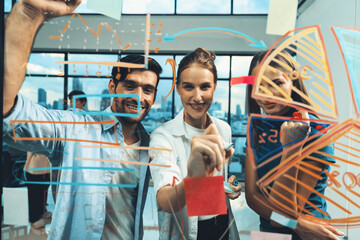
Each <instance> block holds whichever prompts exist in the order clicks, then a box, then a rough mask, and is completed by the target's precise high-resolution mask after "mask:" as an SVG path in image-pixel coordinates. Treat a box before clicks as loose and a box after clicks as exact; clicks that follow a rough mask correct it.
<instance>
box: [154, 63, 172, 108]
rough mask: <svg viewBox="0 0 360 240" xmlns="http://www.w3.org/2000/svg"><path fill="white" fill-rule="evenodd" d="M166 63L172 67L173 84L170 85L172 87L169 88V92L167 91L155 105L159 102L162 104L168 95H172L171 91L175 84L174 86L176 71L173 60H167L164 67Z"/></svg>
mask: <svg viewBox="0 0 360 240" xmlns="http://www.w3.org/2000/svg"><path fill="white" fill-rule="evenodd" d="M167 63H170V65H171V67H172V71H173V83H172V86H171V90H170V91H169V93H168V94H167V95H166V96H165V97H164V98H163V99H161V100H160V101H157V102H156V103H159V102H162V101H164V100H165V99H166V98H167V97H169V96H170V94H171V93H172V91H173V90H174V88H175V84H176V70H175V67H176V62H175V60H174V59H172V58H168V59H167V60H166V62H165V65H166V64H167Z"/></svg>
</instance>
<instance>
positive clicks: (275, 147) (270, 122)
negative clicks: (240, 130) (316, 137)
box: [250, 115, 318, 168]
mask: <svg viewBox="0 0 360 240" xmlns="http://www.w3.org/2000/svg"><path fill="white" fill-rule="evenodd" d="M254 120H258V121H260V123H261V124H263V125H262V127H265V128H267V129H266V130H264V129H263V128H261V127H259V126H258V125H257V126H256V127H257V129H258V130H262V131H261V132H260V133H264V134H265V135H266V136H269V135H270V134H269V131H270V130H272V129H275V128H278V129H280V126H281V125H282V123H283V122H285V121H290V119H289V120H283V119H276V118H274V119H273V118H266V115H264V117H263V118H262V117H252V119H251V121H250V136H253V130H254V129H253V126H254V125H253V121H254ZM292 121H293V120H292ZM299 122H301V120H299ZM314 124H316V125H318V124H317V123H314ZM264 125H265V126H264ZM269 126H272V127H273V128H272V129H268V128H269ZM303 129H304V130H306V134H305V135H303V134H304V133H302V132H301V131H299V130H297V129H292V130H294V131H297V132H299V133H300V134H301V135H302V136H301V137H300V138H298V139H295V138H294V136H295V133H294V132H292V131H291V130H288V132H287V133H284V134H285V135H286V136H287V137H289V138H290V139H291V140H292V141H291V142H290V143H288V144H286V145H284V146H282V145H281V143H280V136H279V134H280V132H279V133H278V135H277V141H276V142H273V143H271V149H269V148H268V147H269V145H266V147H265V146H264V145H263V144H258V143H256V145H258V147H259V148H261V149H263V150H265V152H266V154H264V155H262V154H261V153H260V152H259V151H257V150H256V148H255V143H254V139H253V138H252V137H251V138H250V144H251V145H250V146H251V148H252V149H253V153H254V157H255V161H256V163H258V164H260V163H262V162H264V161H266V160H267V159H269V158H271V157H272V156H275V155H276V154H278V153H279V152H281V151H282V149H283V148H284V147H287V146H289V145H292V144H294V143H298V142H300V141H302V140H304V139H305V138H306V137H308V136H311V135H313V134H315V133H316V132H318V131H316V132H313V131H308V129H306V128H303ZM313 130H315V128H314V129H313ZM267 131H268V132H267ZM270 133H271V131H270ZM264 140H265V141H266V142H267V144H269V142H268V140H267V139H264ZM263 166H266V164H265V165H263ZM263 166H260V168H261V167H263Z"/></svg>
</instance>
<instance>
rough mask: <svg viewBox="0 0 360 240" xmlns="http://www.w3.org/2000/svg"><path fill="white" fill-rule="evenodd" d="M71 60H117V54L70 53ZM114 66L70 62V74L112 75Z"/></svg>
mask: <svg viewBox="0 0 360 240" xmlns="http://www.w3.org/2000/svg"><path fill="white" fill-rule="evenodd" d="M69 61H83V62H117V61H118V55H116V54H69ZM111 70H112V66H106V65H98V64H83V63H79V64H69V75H85V76H89V75H90V76H98V77H100V76H102V77H108V78H110V77H111Z"/></svg>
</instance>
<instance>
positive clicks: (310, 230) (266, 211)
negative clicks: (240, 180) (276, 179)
mask: <svg viewBox="0 0 360 240" xmlns="http://www.w3.org/2000/svg"><path fill="white" fill-rule="evenodd" d="M248 148H249V147H247V150H246V163H245V164H246V166H245V197H246V202H247V204H248V206H249V207H250V208H251V209H252V210H254V211H255V212H256V213H257V214H258V215H260V216H261V217H263V218H265V219H267V220H269V221H270V223H271V225H272V226H274V227H284V226H282V225H280V224H278V223H276V222H273V221H272V220H271V219H270V216H271V213H272V212H273V211H276V212H279V213H281V214H282V215H285V216H286V212H284V210H283V209H281V208H279V207H278V206H277V205H275V204H273V202H270V201H269V199H268V198H266V197H265V196H264V195H263V194H262V193H261V191H260V189H259V186H258V185H257V184H256V182H257V181H258V174H257V169H256V164H255V163H253V162H252V159H251V156H250V154H251V152H250V151H249V149H248ZM296 221H297V225H296V229H295V230H294V231H295V232H296V233H297V234H298V235H299V236H300V237H301V239H304V240H307V239H314V240H322V239H324V240H339V238H337V237H336V236H335V234H336V235H339V236H343V235H344V233H342V232H340V231H339V230H337V229H336V228H334V227H332V226H329V225H327V224H322V223H316V222H311V221H308V220H306V219H304V218H302V217H299V218H297V219H296Z"/></svg>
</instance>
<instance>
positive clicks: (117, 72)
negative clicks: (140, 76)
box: [111, 54, 162, 88]
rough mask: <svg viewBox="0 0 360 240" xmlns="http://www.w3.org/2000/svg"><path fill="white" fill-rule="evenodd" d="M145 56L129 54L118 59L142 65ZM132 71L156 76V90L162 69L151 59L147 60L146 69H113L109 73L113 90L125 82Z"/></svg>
mask: <svg viewBox="0 0 360 240" xmlns="http://www.w3.org/2000/svg"><path fill="white" fill-rule="evenodd" d="M144 61H145V56H144V55H140V54H130V55H127V56H126V57H123V58H121V59H120V62H126V63H135V64H144ZM134 71H141V72H143V71H152V72H154V73H155V74H156V78H157V82H156V88H157V86H158V85H159V79H160V74H161V73H162V68H161V66H160V64H159V63H158V62H157V61H156V60H155V59H153V58H149V59H148V68H147V69H146V68H128V67H113V69H112V71H111V76H112V79H113V81H114V83H115V88H116V87H117V85H118V84H119V82H122V81H124V80H125V78H126V77H127V75H128V74H130V73H132V72H134Z"/></svg>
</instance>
